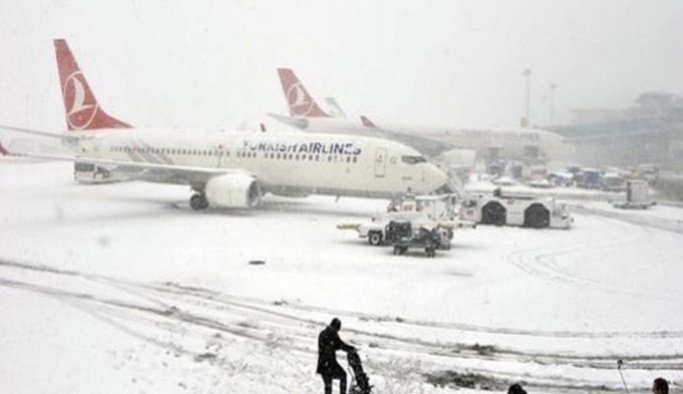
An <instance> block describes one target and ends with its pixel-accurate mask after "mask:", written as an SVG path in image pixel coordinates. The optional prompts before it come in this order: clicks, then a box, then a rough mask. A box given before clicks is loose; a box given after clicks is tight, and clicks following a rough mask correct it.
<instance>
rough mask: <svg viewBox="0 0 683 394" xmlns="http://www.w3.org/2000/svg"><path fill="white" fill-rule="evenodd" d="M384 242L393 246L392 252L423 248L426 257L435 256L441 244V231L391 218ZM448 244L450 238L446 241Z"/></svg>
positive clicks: (400, 252)
mask: <svg viewBox="0 0 683 394" xmlns="http://www.w3.org/2000/svg"><path fill="white" fill-rule="evenodd" d="M385 234H386V242H387V243H388V244H390V245H393V247H394V254H396V255H402V254H405V253H406V252H407V251H408V249H410V248H419V249H424V251H425V254H426V255H427V257H434V256H436V249H439V248H440V246H441V245H442V241H441V233H439V231H438V229H436V228H431V229H430V228H429V227H425V226H413V225H412V223H411V222H410V221H395V220H392V221H390V222H389V224H387V227H386V230H385ZM448 244H449V245H450V240H449V242H448Z"/></svg>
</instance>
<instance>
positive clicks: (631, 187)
mask: <svg viewBox="0 0 683 394" xmlns="http://www.w3.org/2000/svg"><path fill="white" fill-rule="evenodd" d="M611 203H612V206H613V207H615V208H621V209H648V208H650V207H651V206H653V205H655V204H656V202H654V201H652V200H650V185H649V184H648V181H646V180H643V179H631V180H628V181H627V182H626V200H625V201H612V202H611Z"/></svg>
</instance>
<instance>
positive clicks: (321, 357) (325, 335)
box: [315, 326, 355, 375]
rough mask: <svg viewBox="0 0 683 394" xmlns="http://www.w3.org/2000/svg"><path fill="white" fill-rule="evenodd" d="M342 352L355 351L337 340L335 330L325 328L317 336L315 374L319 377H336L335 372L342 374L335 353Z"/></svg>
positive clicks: (328, 327)
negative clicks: (316, 366) (319, 375)
mask: <svg viewBox="0 0 683 394" xmlns="http://www.w3.org/2000/svg"><path fill="white" fill-rule="evenodd" d="M337 350H343V351H345V352H350V351H353V350H355V348H354V347H353V346H350V345H347V344H346V343H344V341H342V340H341V338H339V334H338V333H337V330H335V329H334V327H332V326H327V327H326V328H325V329H324V330H322V331H321V332H320V335H318V368H317V369H316V371H315V372H316V373H319V374H321V375H337V371H339V370H341V371H342V372H344V370H343V369H342V367H341V366H340V365H339V364H338V363H337V357H336V351H337Z"/></svg>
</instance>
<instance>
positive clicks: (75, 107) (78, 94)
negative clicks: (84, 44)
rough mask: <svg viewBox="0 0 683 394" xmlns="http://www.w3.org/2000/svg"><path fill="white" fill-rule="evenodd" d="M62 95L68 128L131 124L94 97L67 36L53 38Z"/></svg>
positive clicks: (81, 128)
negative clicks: (121, 119)
mask: <svg viewBox="0 0 683 394" xmlns="http://www.w3.org/2000/svg"><path fill="white" fill-rule="evenodd" d="M54 44H55V54H56V55H57V67H58V68H59V79H60V81H61V84H62V98H63V99H64V109H65V111H66V123H67V125H68V126H69V130H93V129H103V128H128V127H130V125H128V124H126V123H124V122H122V121H120V120H118V119H116V118H113V117H111V116H109V115H107V113H106V112H104V110H102V108H100V105H99V104H98V102H97V99H96V98H95V95H94V94H93V92H92V90H91V89H90V85H88V81H86V79H85V76H84V75H83V73H82V72H81V69H80V68H79V67H78V63H76V59H75V58H74V56H73V55H72V54H71V50H70V49H69V46H68V45H67V43H66V40H63V39H57V40H55V41H54Z"/></svg>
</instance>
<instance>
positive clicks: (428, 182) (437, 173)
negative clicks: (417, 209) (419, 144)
mask: <svg viewBox="0 0 683 394" xmlns="http://www.w3.org/2000/svg"><path fill="white" fill-rule="evenodd" d="M424 171H425V186H426V190H425V192H426V193H429V192H433V191H434V190H437V189H440V188H441V187H443V186H444V185H445V184H446V183H447V182H448V176H446V174H444V172H443V171H441V170H440V169H439V168H438V167H437V166H435V165H434V164H425V169H424Z"/></svg>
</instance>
